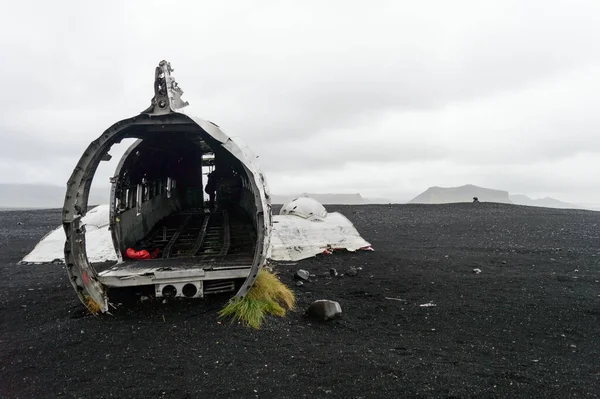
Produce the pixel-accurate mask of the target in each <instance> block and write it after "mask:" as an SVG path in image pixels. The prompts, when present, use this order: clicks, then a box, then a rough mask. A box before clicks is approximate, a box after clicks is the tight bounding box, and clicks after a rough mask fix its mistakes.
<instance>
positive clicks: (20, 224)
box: [17, 222, 25, 226]
mask: <svg viewBox="0 0 600 399" xmlns="http://www.w3.org/2000/svg"><path fill="white" fill-rule="evenodd" d="M24 224H25V223H23V222H17V226H23V225H24Z"/></svg>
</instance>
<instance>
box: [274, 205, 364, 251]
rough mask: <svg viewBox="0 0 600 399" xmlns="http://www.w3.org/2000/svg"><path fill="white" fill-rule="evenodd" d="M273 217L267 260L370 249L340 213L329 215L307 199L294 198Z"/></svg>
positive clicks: (322, 207)
mask: <svg viewBox="0 0 600 399" xmlns="http://www.w3.org/2000/svg"><path fill="white" fill-rule="evenodd" d="M279 213H280V214H279V215H277V216H274V217H273V234H272V236H271V247H270V254H269V258H270V259H272V260H278V261H296V260H301V259H306V258H310V257H312V256H315V255H317V254H320V253H322V252H324V251H328V250H331V249H334V250H335V249H346V250H348V251H356V250H359V249H363V248H364V249H367V248H368V249H370V247H371V244H369V243H368V242H367V241H365V240H364V239H363V238H362V237H361V236H360V234H358V231H357V230H356V228H355V227H354V225H353V224H352V222H351V221H350V220H348V219H347V218H346V217H345V216H344V215H342V214H341V213H337V212H334V213H328V212H327V210H326V209H325V207H324V206H323V205H321V204H320V203H319V202H318V201H316V200H315V199H313V198H309V197H301V198H296V199H295V200H293V201H291V202H290V203H289V204H287V205H285V206H284V207H283V208H281V211H280V212H279Z"/></svg>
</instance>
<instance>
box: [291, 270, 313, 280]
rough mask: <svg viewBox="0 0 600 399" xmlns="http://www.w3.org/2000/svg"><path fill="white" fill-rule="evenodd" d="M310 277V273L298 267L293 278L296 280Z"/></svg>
mask: <svg viewBox="0 0 600 399" xmlns="http://www.w3.org/2000/svg"><path fill="white" fill-rule="evenodd" d="M309 277H310V273H309V272H307V271H306V270H303V269H298V270H297V271H296V274H294V278H295V279H296V280H308V279H309Z"/></svg>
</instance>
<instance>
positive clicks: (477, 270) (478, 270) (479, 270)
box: [473, 268, 481, 274]
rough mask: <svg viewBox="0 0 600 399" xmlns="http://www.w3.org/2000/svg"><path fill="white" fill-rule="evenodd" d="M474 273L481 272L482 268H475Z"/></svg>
mask: <svg viewBox="0 0 600 399" xmlns="http://www.w3.org/2000/svg"><path fill="white" fill-rule="evenodd" d="M473 273H475V274H479V273H481V269H479V268H477V269H473Z"/></svg>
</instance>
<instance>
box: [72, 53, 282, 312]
mask: <svg viewBox="0 0 600 399" xmlns="http://www.w3.org/2000/svg"><path fill="white" fill-rule="evenodd" d="M171 72H172V69H171V67H170V65H169V63H167V62H165V61H162V62H161V63H160V64H159V66H158V67H157V68H156V76H155V84H154V91H155V95H154V98H153V99H152V104H151V106H150V107H149V108H148V109H146V110H145V111H143V112H142V113H141V114H139V115H136V116H134V117H132V118H129V119H125V120H122V121H119V122H117V123H115V124H114V125H113V126H111V127H110V128H108V129H107V130H106V131H105V132H104V133H102V134H101V135H100V136H99V137H98V138H97V139H96V140H94V141H93V142H92V143H91V144H90V145H89V147H88V148H87V149H86V150H85V152H84V153H83V155H82V156H81V158H80V160H79V162H78V164H77V166H76V167H75V169H74V170H73V174H72V175H71V177H70V179H69V181H68V184H67V193H66V196H65V202H64V207H63V215H62V223H63V228H64V230H65V233H66V242H65V249H64V253H65V262H66V265H67V272H68V274H69V278H70V281H71V283H72V285H73V287H74V288H75V291H76V292H77V295H78V296H79V298H80V300H81V301H82V303H83V304H85V305H86V306H87V308H88V309H89V310H90V311H92V312H94V313H99V312H106V311H107V310H108V303H109V301H108V297H109V295H110V291H111V290H118V289H125V288H128V287H145V288H148V287H151V289H152V292H153V294H154V295H156V296H157V297H162V296H165V297H188V298H198V297H203V296H204V295H206V294H210V293H218V292H227V291H231V292H235V290H237V294H236V295H238V296H244V295H245V294H246V292H247V291H248V289H249V288H250V287H251V286H252V283H253V281H254V278H255V277H256V274H257V273H258V270H259V268H260V267H261V266H262V265H263V264H264V261H265V257H266V254H267V249H268V246H269V241H270V237H271V225H272V222H271V209H270V204H269V198H268V189H267V185H266V181H265V178H264V176H263V174H262V173H261V171H260V169H259V167H258V164H257V162H256V157H255V156H254V155H252V153H251V151H250V150H249V149H248V148H247V147H246V146H243V145H240V144H238V143H236V141H234V140H232V139H231V138H229V137H228V136H227V135H226V134H225V133H224V132H223V131H222V130H221V129H220V128H219V127H218V126H217V125H215V124H213V123H212V122H208V121H205V120H201V119H198V118H194V117H190V116H187V115H184V114H182V113H180V112H177V110H178V109H180V108H182V107H184V106H185V105H187V103H184V102H183V101H182V100H181V94H182V92H181V90H180V89H179V88H178V86H177V84H176V83H175V80H174V79H173V78H172V76H171ZM125 138H137V139H138V140H137V141H136V142H135V143H134V144H133V145H132V146H131V147H130V148H129V149H128V150H127V151H126V153H125V154H124V156H123V157H122V159H121V160H120V162H119V165H118V166H117V169H116V171H115V174H114V176H113V178H112V179H111V182H112V188H111V197H110V204H109V207H110V221H109V223H110V230H111V235H112V241H113V244H114V248H115V251H116V253H117V257H118V260H117V262H116V263H115V264H113V265H109V266H108V267H106V265H104V266H103V267H102V270H100V268H98V267H97V265H94V264H91V263H90V262H89V261H88V257H87V254H86V245H85V226H84V225H83V224H82V223H81V219H82V217H83V216H84V215H85V214H86V212H87V208H88V195H89V190H90V186H91V183H92V179H93V177H94V174H95V172H96V169H97V167H98V165H99V163H100V162H101V161H102V160H106V159H109V158H110V157H109V156H108V155H107V154H108V151H109V150H110V148H111V146H112V145H113V144H115V143H118V142H120V141H121V140H122V139H125ZM206 168H210V169H213V168H214V169H215V170H216V171H217V172H218V173H217V174H218V181H217V183H216V189H215V190H216V203H215V204H214V206H213V207H209V206H208V205H207V203H206V202H205V200H204V192H203V190H204V187H205V185H206V181H205V180H206V176H205V174H204V172H203V171H204V170H205V169H206ZM143 250H145V251H147V252H148V253H151V254H152V259H132V257H131V253H132V252H139V251H143ZM128 254H129V255H128Z"/></svg>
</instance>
